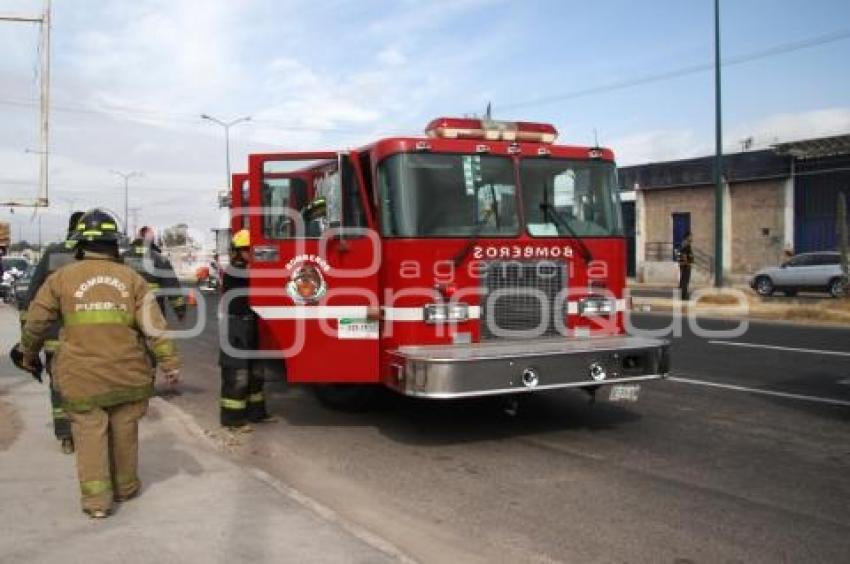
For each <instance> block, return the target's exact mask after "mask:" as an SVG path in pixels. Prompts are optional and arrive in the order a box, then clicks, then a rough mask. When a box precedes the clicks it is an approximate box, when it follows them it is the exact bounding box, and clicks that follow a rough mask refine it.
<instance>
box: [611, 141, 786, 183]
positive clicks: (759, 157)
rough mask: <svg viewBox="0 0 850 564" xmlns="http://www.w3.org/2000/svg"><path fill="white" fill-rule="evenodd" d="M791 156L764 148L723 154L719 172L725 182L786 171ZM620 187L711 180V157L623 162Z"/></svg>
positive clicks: (712, 171)
mask: <svg viewBox="0 0 850 564" xmlns="http://www.w3.org/2000/svg"><path fill="white" fill-rule="evenodd" d="M790 161H791V159H790V158H789V157H788V156H785V155H778V154H776V152H774V151H772V150H769V149H765V150H761V151H746V152H743V153H731V154H726V155H724V156H723V174H724V176H725V177H726V179H727V180H728V181H729V182H746V181H752V180H760V179H766V178H782V177H787V176H789V175H790V172H791V162H790ZM619 180H620V189H621V190H633V189H635V188H640V189H641V190H653V189H655V190H660V189H664V188H677V187H685V186H705V185H709V184H714V157H713V156H709V157H699V158H696V159H686V160H681V161H668V162H661V163H650V164H644V165H637V166H626V167H621V168H620V169H619Z"/></svg>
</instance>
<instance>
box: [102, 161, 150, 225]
mask: <svg viewBox="0 0 850 564" xmlns="http://www.w3.org/2000/svg"><path fill="white" fill-rule="evenodd" d="M109 172H111V173H112V174H117V175H118V176H120V177H121V178H123V179H124V235H125V236H126V235H127V216H128V215H129V211H128V209H129V208H128V205H127V202H128V201H129V199H130V198H129V196H130V187H129V185H130V179H131V178H137V177H141V176H144V175H145V174H144V173H143V172H139V171H137V170H133V171H130V172H121V171H120V170H110V171H109Z"/></svg>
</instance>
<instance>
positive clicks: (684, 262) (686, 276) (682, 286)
mask: <svg viewBox="0 0 850 564" xmlns="http://www.w3.org/2000/svg"><path fill="white" fill-rule="evenodd" d="M692 241H693V239H692V237H691V232H690V231H688V232H687V233H685V236H684V238H683V239H682V248H681V249H680V250H679V297H680V298H681V299H683V300H685V301H687V300H689V299H690V297H691V294H690V291H689V286H690V283H691V268H692V267H693V264H694V250H693V248H692V247H691V243H692Z"/></svg>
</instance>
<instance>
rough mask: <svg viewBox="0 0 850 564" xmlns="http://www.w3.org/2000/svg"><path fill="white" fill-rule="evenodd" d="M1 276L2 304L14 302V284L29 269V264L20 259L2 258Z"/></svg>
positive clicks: (0, 291)
mask: <svg viewBox="0 0 850 564" xmlns="http://www.w3.org/2000/svg"><path fill="white" fill-rule="evenodd" d="M2 261H3V262H2V264H3V276H2V280H0V298H2V300H3V302H4V303H7V304H8V303H12V302H14V301H15V282H16V281H17V280H18V279H19V278H20V277H21V276H23V275H24V274H25V273H26V272H27V270H29V268H30V263H28V262H27V260H26V259H25V258H22V257H3V258H2Z"/></svg>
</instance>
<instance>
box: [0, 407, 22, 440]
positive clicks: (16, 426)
mask: <svg viewBox="0 0 850 564" xmlns="http://www.w3.org/2000/svg"><path fill="white" fill-rule="evenodd" d="M21 429H23V422H22V421H21V417H20V416H19V415H18V410H17V409H15V406H14V405H12V404H11V403H9V402H7V401H4V400H2V399H0V451H2V450H6V449H7V448H9V447H10V446H11V445H12V443H14V442H15V439H17V438H18V435H20V434H21Z"/></svg>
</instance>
